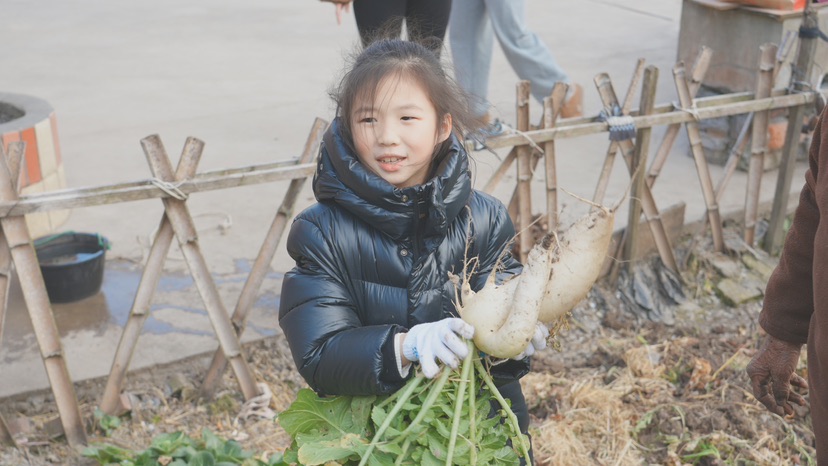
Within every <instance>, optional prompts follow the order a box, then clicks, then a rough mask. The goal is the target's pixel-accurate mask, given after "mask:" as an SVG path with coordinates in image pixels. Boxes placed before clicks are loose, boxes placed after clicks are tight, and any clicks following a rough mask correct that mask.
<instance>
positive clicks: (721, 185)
mask: <svg viewBox="0 0 828 466" xmlns="http://www.w3.org/2000/svg"><path fill="white" fill-rule="evenodd" d="M794 34H796V33H795V32H794V31H786V32H785V35H783V36H782V44H781V45H780V46H779V47H778V48H777V52H776V66H775V67H774V70H773V82H774V83H776V77H777V76H778V75H779V71H780V70H781V69H782V64H783V63H784V62H785V60H786V59H787V58H788V54H789V53H790V51H791V49H792V46H793V42H794V40H793V37H792V36H793V35H794ZM773 92H774V91H773V86H771V93H773ZM755 113H756V112H750V113H748V114H747V117H746V118H745V121H744V122H743V123H742V129H741V130H739V135H738V136H737V137H736V141H735V142H734V143H733V147H732V148H731V149H730V152H729V153H728V156H727V162H725V166H724V170H723V172H722V175H721V177H720V178H719V181H718V182H717V183H716V201H721V200H722V196H723V195H724V191H725V189H726V188H727V184H728V183H729V182H730V178H731V177H733V173H734V172H735V171H736V167H737V166H738V165H739V160H741V158H742V154H743V153H744V152H745V148H746V147H747V141H748V139H747V138H748V137H749V136H750V128H751V125H752V124H753V115H754V114H755Z"/></svg>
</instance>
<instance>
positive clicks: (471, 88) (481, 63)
mask: <svg viewBox="0 0 828 466" xmlns="http://www.w3.org/2000/svg"><path fill="white" fill-rule="evenodd" d="M449 46H450V47H451V57H452V61H453V62H454V76H455V79H457V82H458V83H459V84H460V86H461V87H462V88H463V89H464V90H465V91H466V92H467V93H468V94H469V95H470V96H471V98H472V110H473V111H474V113H475V115H476V116H478V117H482V116H484V115H485V114H486V113H487V112H488V110H489V103H488V101H487V99H486V96H487V95H488V92H489V69H490V68H491V65H492V47H493V46H494V34H493V33H492V27H491V24H489V19H488V18H487V13H486V5H485V3H484V2H483V0H454V1H453V2H452V5H451V16H450V19H449Z"/></svg>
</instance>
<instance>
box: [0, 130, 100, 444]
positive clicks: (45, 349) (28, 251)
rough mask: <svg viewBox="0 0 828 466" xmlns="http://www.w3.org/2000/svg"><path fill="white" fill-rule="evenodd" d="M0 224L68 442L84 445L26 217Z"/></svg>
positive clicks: (2, 182)
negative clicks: (18, 278)
mask: <svg viewBox="0 0 828 466" xmlns="http://www.w3.org/2000/svg"><path fill="white" fill-rule="evenodd" d="M13 144H15V143H13ZM21 151H22V150H21ZM9 170H10V167H9V165H8V164H7V163H6V160H2V161H0V200H2V201H4V202H8V203H14V202H15V200H16V199H17V192H16V190H15V189H14V186H15V182H14V176H13V175H12V173H11V172H10V171H9ZM0 226H2V228H3V232H4V233H5V235H6V240H7V241H8V244H9V248H10V249H11V257H12V260H13V261H14V266H15V269H16V270H17V275H18V277H20V286H21V288H22V290H23V299H24V301H25V303H26V307H27V308H28V310H29V317H30V318H31V320H32V328H33V329H34V333H35V337H36V338H37V343H38V346H39V347H40V355H41V358H42V359H43V364H44V366H45V367H46V375H47V376H48V378H49V384H50V385H51V387H52V393H53V394H54V396H55V403H56V404H57V408H58V413H59V414H60V422H61V425H62V426H63V432H64V434H65V435H66V440H67V441H68V442H69V444H70V445H72V446H82V445H86V431H85V430H84V426H83V418H82V417H81V413H80V407H79V406H78V397H77V395H76V394H75V386H74V385H73V384H72V379H71V378H70V376H69V370H68V369H67V367H66V360H65V359H64V357H63V348H62V347H61V342H60V333H59V332H58V328H57V324H56V323H55V317H54V315H53V314H52V307H51V303H50V302H49V296H48V295H47V294H46V284H45V283H44V281H43V275H41V273H40V266H39V263H38V261H37V254H36V252H35V248H34V245H33V244H32V240H31V236H30V235H29V228H28V226H26V219H25V218H24V217H22V216H12V217H3V218H0Z"/></svg>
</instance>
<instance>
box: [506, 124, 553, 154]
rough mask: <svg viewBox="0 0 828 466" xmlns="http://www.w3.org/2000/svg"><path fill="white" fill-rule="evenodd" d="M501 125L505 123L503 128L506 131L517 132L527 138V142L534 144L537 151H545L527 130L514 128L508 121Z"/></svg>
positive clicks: (533, 146)
mask: <svg viewBox="0 0 828 466" xmlns="http://www.w3.org/2000/svg"><path fill="white" fill-rule="evenodd" d="M501 125H503V128H504V130H505V131H504V132H506V133H512V134H517V135H518V136H520V137H522V138H523V139H526V142H527V143H529V145H530V146H532V148H534V149H535V150H536V151H538V152H540V153H541V154H543V153H544V151H543V149H541V147H540V146H539V145H538V143H536V142H535V141H533V140H532V138H531V137H529V135H528V134H526V132H524V131H520V130H517V129H515V128H512V127H511V126H509V125H508V124H506V123H502V122H501Z"/></svg>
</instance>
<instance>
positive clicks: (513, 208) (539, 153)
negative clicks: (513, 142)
mask: <svg viewBox="0 0 828 466" xmlns="http://www.w3.org/2000/svg"><path fill="white" fill-rule="evenodd" d="M568 88H569V86H568V85H567V84H564V83H555V86H554V87H553V88H552V92H551V93H550V96H553V95H554V96H555V97H554V98H555V99H557V100H556V102H559V103H560V105H559V106H561V105H563V99H564V98H565V97H566V92H567V89H568ZM544 99H546V97H544ZM554 105H558V104H555V103H554V102H553V106H554ZM559 113H560V108H558V109H557V110H555V113H554V115H555V118H556V119H557V117H558V114H559ZM556 121H557V120H556ZM541 124H543V118H541ZM548 143H549V142H548V141H547V142H545V143H544V146H545V145H546V144H548ZM533 149H535V150H532V151H531V154H532V156H531V159H532V162H531V165H530V168H529V173H530V176H534V174H535V170H536V169H537V168H538V162H540V159H541V157H543V156H544V154H545V150H541V149H539V148H538V147H533ZM519 200H520V186H516V187H515V189H514V191H512V197H511V198H509V212H513V213H514V212H517V211H518V202H519ZM550 231H551V230H550Z"/></svg>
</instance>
